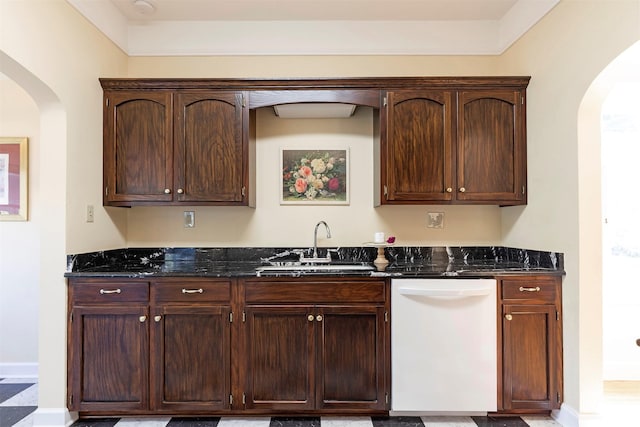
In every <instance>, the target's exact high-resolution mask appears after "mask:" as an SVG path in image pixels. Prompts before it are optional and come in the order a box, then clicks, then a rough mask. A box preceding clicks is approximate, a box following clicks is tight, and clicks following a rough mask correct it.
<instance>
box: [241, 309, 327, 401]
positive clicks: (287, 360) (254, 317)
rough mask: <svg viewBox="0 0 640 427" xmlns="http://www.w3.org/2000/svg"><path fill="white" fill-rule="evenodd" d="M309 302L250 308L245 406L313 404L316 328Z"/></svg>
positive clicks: (247, 314) (248, 312) (247, 318)
mask: <svg viewBox="0 0 640 427" xmlns="http://www.w3.org/2000/svg"><path fill="white" fill-rule="evenodd" d="M315 319H316V316H315V314H314V311H313V307H311V306H297V307H296V306H269V307H264V306H250V307H247V309H246V326H247V364H248V366H247V382H248V384H247V385H246V390H247V391H246V408H247V409H262V410H287V411H297V410H306V409H313V408H314V405H315V403H314V400H313V396H314V394H313V391H314V390H313V379H314V363H313V362H314V355H315V345H314V334H313V332H314V330H315V328H314V327H315V323H316V320H315Z"/></svg>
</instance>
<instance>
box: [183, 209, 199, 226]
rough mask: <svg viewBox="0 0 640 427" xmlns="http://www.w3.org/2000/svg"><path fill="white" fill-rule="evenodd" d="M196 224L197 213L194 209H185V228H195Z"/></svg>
mask: <svg viewBox="0 0 640 427" xmlns="http://www.w3.org/2000/svg"><path fill="white" fill-rule="evenodd" d="M195 226H196V213H195V212H194V211H184V228H194V227H195Z"/></svg>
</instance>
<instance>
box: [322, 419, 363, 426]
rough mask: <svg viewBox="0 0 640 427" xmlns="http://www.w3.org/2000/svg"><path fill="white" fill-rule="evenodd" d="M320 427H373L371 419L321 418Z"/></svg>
mask: <svg viewBox="0 0 640 427" xmlns="http://www.w3.org/2000/svg"><path fill="white" fill-rule="evenodd" d="M320 426H321V427H373V423H372V422H371V417H322V418H320Z"/></svg>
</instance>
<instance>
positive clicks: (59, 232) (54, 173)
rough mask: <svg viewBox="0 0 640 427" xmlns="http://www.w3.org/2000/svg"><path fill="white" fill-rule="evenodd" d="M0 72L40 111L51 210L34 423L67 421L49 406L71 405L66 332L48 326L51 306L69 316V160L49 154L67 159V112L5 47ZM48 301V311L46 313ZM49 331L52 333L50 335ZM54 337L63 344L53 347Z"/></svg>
mask: <svg viewBox="0 0 640 427" xmlns="http://www.w3.org/2000/svg"><path fill="white" fill-rule="evenodd" d="M0 72H2V73H3V74H5V75H6V76H7V77H9V78H10V79H11V80H13V81H14V82H16V83H17V84H18V85H19V86H20V87H21V88H23V89H24V90H25V92H27V93H28V94H29V96H31V98H33V100H34V101H35V103H36V105H37V107H38V111H39V122H40V155H39V162H38V166H39V178H40V179H39V183H38V187H39V193H40V195H41V197H40V198H39V200H38V204H39V206H40V209H41V210H42V211H43V212H46V213H47V214H46V215H43V217H42V221H40V224H39V225H40V226H39V235H40V250H39V253H37V254H34V257H36V258H37V259H38V263H39V267H40V284H39V295H40V300H41V301H42V302H43V303H42V304H40V316H39V317H40V319H39V327H38V330H39V334H38V335H39V339H38V342H39V345H38V347H39V349H38V366H39V371H40V374H39V387H40V393H39V400H38V408H39V409H38V410H37V411H36V414H35V416H34V425H67V424H68V423H69V421H70V414H69V413H68V411H66V410H61V409H54V410H51V409H48V408H64V407H65V406H66V405H65V395H66V393H65V384H66V372H65V370H64V369H60V367H62V366H66V336H65V334H64V331H51V330H50V328H48V327H47V325H48V322H50V319H49V318H48V317H50V316H51V314H52V312H53V313H55V316H56V317H58V316H60V318H61V319H64V318H66V301H65V298H64V295H66V292H64V291H62V292H61V289H62V290H64V289H65V288H64V286H65V283H64V278H63V277H62V274H61V266H64V265H65V264H66V219H65V218H66V161H64V162H56V163H55V164H54V162H50V161H47V159H52V158H56V159H59V158H63V159H66V139H67V118H66V113H65V111H64V108H63V106H62V103H61V102H60V100H59V98H58V96H57V95H56V94H55V93H54V91H53V90H52V89H51V88H49V87H48V86H47V85H46V84H45V83H44V82H42V81H41V80H40V79H39V78H38V77H37V76H36V75H34V74H33V73H32V72H31V71H29V70H27V69H26V68H25V67H23V66H22V65H21V64H19V63H18V62H17V61H15V60H14V59H13V58H11V57H10V56H9V55H7V54H6V53H4V52H3V51H0ZM61 163H63V164H61ZM45 306H46V307H48V311H47V313H46V315H44V316H43V315H42V313H43V307H45ZM52 307H55V309H54V310H52V309H51V308H52ZM62 321H64V320H62ZM51 335H56V336H55V337H52V336H51ZM57 335H60V336H57ZM44 337H48V339H47V340H46V341H45V340H44V339H43V338H44ZM51 338H54V340H52V339H51ZM52 341H55V342H56V343H59V344H56V345H55V346H54V348H52V345H51V342H52Z"/></svg>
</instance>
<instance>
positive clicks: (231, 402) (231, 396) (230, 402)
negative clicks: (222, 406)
mask: <svg viewBox="0 0 640 427" xmlns="http://www.w3.org/2000/svg"><path fill="white" fill-rule="evenodd" d="M229 406H233V394H230V395H229Z"/></svg>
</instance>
